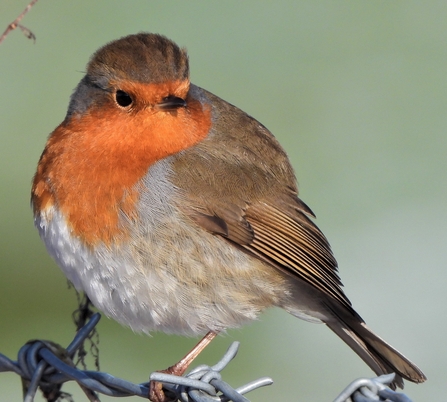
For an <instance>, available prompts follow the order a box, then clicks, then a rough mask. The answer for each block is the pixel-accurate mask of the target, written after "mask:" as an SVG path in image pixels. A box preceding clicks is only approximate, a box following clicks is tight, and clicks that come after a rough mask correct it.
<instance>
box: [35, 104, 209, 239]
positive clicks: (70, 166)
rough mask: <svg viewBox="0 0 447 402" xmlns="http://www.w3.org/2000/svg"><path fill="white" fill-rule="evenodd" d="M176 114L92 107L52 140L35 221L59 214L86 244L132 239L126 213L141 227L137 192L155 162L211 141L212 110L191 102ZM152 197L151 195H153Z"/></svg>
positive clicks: (41, 171)
mask: <svg viewBox="0 0 447 402" xmlns="http://www.w3.org/2000/svg"><path fill="white" fill-rule="evenodd" d="M187 103H188V106H187V107H186V108H181V109H178V110H177V111H175V112H160V111H155V110H154V109H153V108H147V109H141V110H137V111H135V112H128V113H126V112H123V111H122V110H118V109H116V108H114V107H109V108H104V107H101V108H100V107H94V108H91V109H90V110H89V111H87V112H86V113H85V114H83V115H81V116H79V115H73V116H72V117H71V119H70V120H69V121H68V122H64V123H62V124H61V125H60V126H58V127H57V128H56V129H55V131H54V132H53V133H52V134H51V136H50V138H49V140H48V142H47V145H46V148H45V150H44V152H43V154H42V156H41V159H40V161H39V165H38V168H37V172H36V175H35V177H34V182H33V187H32V202H33V205H34V211H35V214H38V213H40V212H41V211H43V210H45V209H46V208H48V207H50V206H55V207H57V208H59V209H60V210H61V211H62V213H63V214H64V216H65V217H66V219H67V222H68V224H69V226H70V228H71V230H72V233H73V234H74V235H76V236H78V237H79V238H81V239H82V240H83V241H84V242H85V243H86V244H89V245H94V244H96V243H98V242H104V243H106V244H110V243H112V242H117V241H120V240H123V239H124V238H125V237H126V236H127V234H128V233H127V231H126V228H125V227H123V226H122V225H121V224H120V213H124V214H126V215H127V216H128V217H129V219H130V220H131V221H132V220H133V221H134V222H136V218H137V211H136V205H137V202H138V200H139V191H140V190H139V189H138V186H135V185H136V184H137V182H138V181H139V180H141V179H142V178H143V177H144V176H145V174H146V173H147V171H148V169H149V167H150V166H151V165H152V164H153V163H155V162H156V161H158V160H160V159H162V158H164V157H166V156H169V155H172V154H174V153H177V152H179V151H181V150H183V149H186V148H189V147H191V146H193V145H194V144H196V143H197V142H199V141H201V140H202V139H203V138H205V137H206V136H207V134H208V132H209V130H210V127H211V111H210V109H209V107H204V106H203V105H202V104H201V103H200V102H198V101H197V100H194V99H192V98H188V99H187ZM148 191H150V189H148Z"/></svg>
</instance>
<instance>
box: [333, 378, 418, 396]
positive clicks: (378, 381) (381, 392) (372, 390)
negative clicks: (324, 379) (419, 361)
mask: <svg viewBox="0 0 447 402" xmlns="http://www.w3.org/2000/svg"><path fill="white" fill-rule="evenodd" d="M394 376H395V374H394V373H391V374H385V375H381V376H380V377H376V378H371V379H369V378H359V379H358V380H355V381H353V382H352V383H351V384H349V385H348V386H347V387H346V388H345V389H344V390H343V392H342V393H341V394H340V395H339V396H338V397H337V398H335V400H334V402H376V401H388V402H411V399H410V398H408V396H406V395H405V394H402V393H399V392H395V391H393V390H391V389H390V388H388V387H387V385H389V384H391V383H392V382H393V380H394Z"/></svg>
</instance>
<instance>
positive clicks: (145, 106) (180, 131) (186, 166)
mask: <svg viewBox="0 0 447 402" xmlns="http://www.w3.org/2000/svg"><path fill="white" fill-rule="evenodd" d="M31 204H32V208H33V213H34V222H35V226H36V227H37V229H38V232H39V234H40V237H41V238H42V239H43V241H44V243H45V245H46V248H47V250H48V252H49V254H50V255H51V256H52V257H53V258H54V259H55V261H56V262H57V264H58V265H59V266H60V268H61V269H62V270H63V272H64V273H65V275H66V276H67V278H68V279H69V281H70V282H72V283H73V285H74V286H75V287H76V288H77V289H78V290H81V291H83V292H85V293H86V295H87V296H88V298H89V299H90V300H91V301H92V303H93V304H94V305H95V306H96V307H97V308H98V309H99V310H101V311H103V312H104V313H105V314H106V315H107V316H108V317H111V318H112V319H115V320H116V321H118V322H119V323H121V324H124V325H126V326H129V327H130V328H132V329H133V330H134V331H140V332H145V333H150V332H152V331H162V332H165V333H173V334H180V335H186V336H197V335H201V336H202V335H205V336H204V337H203V339H202V340H201V341H200V342H199V343H198V345H197V346H196V347H195V348H194V349H193V350H192V351H191V352H189V353H188V354H187V355H186V356H185V358H183V359H182V360H180V361H179V363H177V364H176V365H174V366H171V367H170V369H168V372H173V373H180V374H182V373H183V372H184V371H185V370H186V368H187V366H188V365H189V364H190V362H191V361H192V360H193V359H194V358H195V357H196V356H197V355H198V354H199V353H200V352H201V350H203V348H204V347H206V345H208V344H209V342H211V340H212V339H213V338H214V337H215V336H216V335H217V334H218V333H220V332H222V331H225V330H227V329H230V328H238V327H240V326H242V325H243V324H245V323H248V322H250V321H252V320H255V319H257V318H258V317H259V315H260V314H261V313H262V312H263V311H264V310H266V309H267V308H270V307H279V308H282V309H284V310H285V311H287V312H288V313H290V314H292V315H293V316H295V317H298V318H301V319H304V320H306V321H309V322H316V323H324V324H325V325H326V326H327V327H329V328H330V329H331V330H332V331H333V332H334V333H335V334H336V335H338V336H339V337H340V338H341V339H342V340H343V341H344V342H345V343H346V344H347V345H348V346H349V347H351V348H352V349H353V351H354V352H355V353H357V355H358V356H360V358H361V359H363V360H364V362H365V363H366V364H367V365H368V366H369V367H370V368H371V369H372V370H373V371H374V372H375V373H376V374H377V375H381V374H384V373H391V372H394V373H396V376H395V379H394V383H393V386H399V387H403V379H406V380H409V381H412V382H415V383H421V382H424V381H425V380H426V377H425V375H424V374H423V372H422V371H421V370H420V369H419V368H418V367H417V366H416V365H415V364H413V363H412V362H411V361H410V360H409V359H407V358H406V357H404V356H403V355H402V354H401V353H400V352H398V351H397V350H396V349H395V348H393V347H392V346H391V345H389V344H388V343H387V342H385V341H384V340H383V339H382V338H380V337H379V336H378V335H376V334H375V333H374V332H372V330H371V329H369V328H368V327H367V325H366V324H365V322H364V320H363V319H362V318H361V317H360V315H359V314H358V313H357V312H356V311H355V310H354V308H353V307H352V304H351V302H350V301H349V299H348V297H347V296H346V295H345V293H344V291H343V288H342V286H343V285H342V283H341V280H340V277H339V274H338V266H337V261H336V259H335V257H334V254H333V252H332V250H331V247H330V245H329V242H328V240H327V239H326V237H325V236H324V234H323V233H322V232H321V231H320V229H319V228H318V227H317V226H316V224H315V223H314V218H315V215H314V213H313V212H312V210H311V209H310V208H309V207H308V206H307V205H306V204H305V203H304V202H303V201H302V200H301V199H300V198H299V196H298V187H297V180H296V177H295V172H294V169H293V168H292V165H291V163H290V160H289V158H288V156H287V154H286V152H285V150H284V149H283V148H282V146H281V145H280V143H279V142H278V140H277V139H276V138H275V137H274V136H273V134H272V133H271V132H270V131H269V130H268V129H267V128H266V127H265V126H264V125H262V124H261V123H260V122H258V121H257V120H256V119H254V118H253V117H251V116H249V115H248V114H247V113H245V112H243V111H242V110H240V109H239V108H237V107H235V106H234V105H232V104H230V103H228V102H226V101H225V100H223V99H221V98H219V97H218V96H216V95H214V94H212V93H210V92H208V91H206V90H205V89H203V88H200V87H198V86H196V85H194V84H193V83H191V82H190V74H189V60H188V54H187V51H186V50H185V49H184V48H181V47H179V46H178V45H177V44H176V43H174V42H173V41H171V40H170V39H168V38H167V37H165V36H163V35H159V34H154V33H145V32H142V33H137V34H132V35H128V36H125V37H122V38H120V39H117V40H115V41H112V42H110V43H107V44H106V45H104V46H103V47H101V48H100V49H99V50H97V51H96V52H95V53H94V54H93V56H92V57H91V59H90V60H89V62H88V65H87V69H86V73H85V75H84V76H83V78H82V79H81V81H80V82H79V84H78V85H77V87H76V88H75V90H74V91H73V93H72V95H71V98H70V102H69V105H68V111H67V114H66V116H65V118H64V120H63V121H62V123H61V124H60V125H59V126H58V127H57V128H56V129H55V130H54V131H53V132H52V133H51V134H50V136H49V138H48V140H47V143H46V146H45V148H44V151H43V153H42V155H41V157H40V160H39V162H38V166H37V171H36V173H35V175H34V179H33V183H32V190H31ZM151 385H152V384H151ZM152 388H153V389H151V395H150V399H152V400H153V401H162V400H166V397H165V396H164V394H163V391H162V390H161V389H160V387H158V388H157V387H156V386H154V387H152ZM164 398H165V399H164Z"/></svg>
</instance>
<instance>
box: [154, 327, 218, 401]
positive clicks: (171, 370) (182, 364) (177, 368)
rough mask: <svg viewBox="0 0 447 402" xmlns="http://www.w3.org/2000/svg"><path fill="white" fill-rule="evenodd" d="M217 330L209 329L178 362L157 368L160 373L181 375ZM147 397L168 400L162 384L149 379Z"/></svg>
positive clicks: (215, 334) (214, 335) (155, 399)
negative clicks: (161, 368)
mask: <svg viewBox="0 0 447 402" xmlns="http://www.w3.org/2000/svg"><path fill="white" fill-rule="evenodd" d="M217 334H218V332H213V331H210V332H208V333H207V334H206V335H205V336H204V337H203V338H202V339H201V340H200V342H199V343H198V344H197V345H196V346H194V347H193V348H192V349H191V351H190V352H188V353H187V355H186V356H185V357H184V358H183V359H181V360H180V361H179V362H178V363H176V364H174V365H173V366H171V367H168V368H167V369H166V370H159V372H160V373H166V374H174V375H178V376H182V375H183V374H184V373H185V371H186V370H187V369H188V367H189V365H190V364H191V363H192V362H193V361H194V359H195V358H196V357H197V356H198V355H200V353H202V351H203V350H204V349H205V348H206V347H207V346H208V345H209V344H210V342H211V341H212V340H213V339H214V338H215V337H216V336H217ZM149 399H150V400H151V401H152V402H169V401H170V400H169V399H168V398H167V397H166V395H165V393H164V392H163V384H161V383H159V382H156V381H151V382H150V387H149Z"/></svg>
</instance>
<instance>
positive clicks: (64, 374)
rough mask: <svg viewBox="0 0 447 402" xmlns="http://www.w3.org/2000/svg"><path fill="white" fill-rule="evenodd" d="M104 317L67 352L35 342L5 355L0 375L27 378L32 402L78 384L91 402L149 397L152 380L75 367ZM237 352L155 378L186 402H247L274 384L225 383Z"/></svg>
mask: <svg viewBox="0 0 447 402" xmlns="http://www.w3.org/2000/svg"><path fill="white" fill-rule="evenodd" d="M100 318H101V315H100V314H99V313H96V314H94V315H93V316H92V317H91V319H90V320H89V321H88V322H87V324H86V325H85V326H84V327H82V328H81V329H80V330H79V331H78V333H77V334H76V336H75V338H74V339H73V341H72V342H71V343H70V345H68V346H67V348H63V347H62V346H60V345H58V344H57V343H54V342H51V341H42V340H33V341H29V342H27V343H26V344H25V345H24V346H22V348H21V349H20V350H19V353H18V357H17V361H13V360H11V359H9V358H7V357H6V356H5V355H3V354H0V372H6V371H10V372H14V373H16V374H18V375H19V376H20V377H21V378H22V381H23V383H24V390H25V391H24V392H25V396H24V401H25V402H32V401H33V400H34V397H35V395H36V392H37V390H38V389H39V388H40V390H41V391H42V392H43V394H44V397H45V398H47V400H49V401H57V400H62V399H64V398H65V399H67V398H69V396H68V394H65V393H63V392H61V386H62V384H63V383H65V382H67V381H76V382H77V383H78V384H79V386H80V387H81V389H82V390H83V392H84V393H85V394H86V396H87V398H88V399H89V400H90V401H99V398H98V396H97V393H101V394H104V395H108V396H114V397H126V396H139V397H141V398H146V399H147V398H148V395H149V382H147V383H142V384H134V383H131V382H129V381H126V380H123V379H121V378H117V377H114V376H113V375H111V374H108V373H104V372H99V371H90V370H79V369H77V368H76V367H75V366H74V363H73V361H72V358H73V356H74V355H75V353H76V351H77V350H78V349H79V348H80V347H81V346H82V344H83V342H84V341H85V339H86V338H87V337H88V336H89V334H90V333H91V332H92V331H93V330H94V328H95V326H96V324H97V323H98V321H99V320H100ZM238 349H239V343H238V342H233V343H232V344H231V346H230V347H229V348H228V350H227V352H226V353H225V355H224V356H223V358H222V359H221V360H220V361H219V362H218V363H217V364H215V365H214V366H206V365H201V366H199V367H197V368H196V369H194V370H192V371H191V372H190V373H188V375H186V376H185V377H177V376H174V375H168V374H163V373H152V374H151V376H150V379H151V380H154V381H159V382H162V383H163V388H165V389H166V390H168V391H169V392H171V393H174V394H175V395H176V397H177V399H178V400H180V401H182V402H190V401H195V402H215V401H220V402H226V401H230V400H231V401H234V402H247V401H248V399H247V398H245V397H244V396H243V394H246V393H248V392H250V391H253V390H254V389H257V388H259V387H263V386H266V385H270V384H272V383H273V381H272V380H271V379H270V378H267V377H263V378H260V379H258V380H255V381H252V382H250V383H248V384H246V385H244V386H242V387H239V388H237V389H234V388H233V387H231V386H230V385H229V384H227V383H226V382H224V381H223V380H222V376H221V374H220V371H222V370H223V369H224V368H225V367H226V366H227V365H228V363H229V362H230V361H231V360H232V359H233V358H234V357H235V356H236V354H237V351H238Z"/></svg>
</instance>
